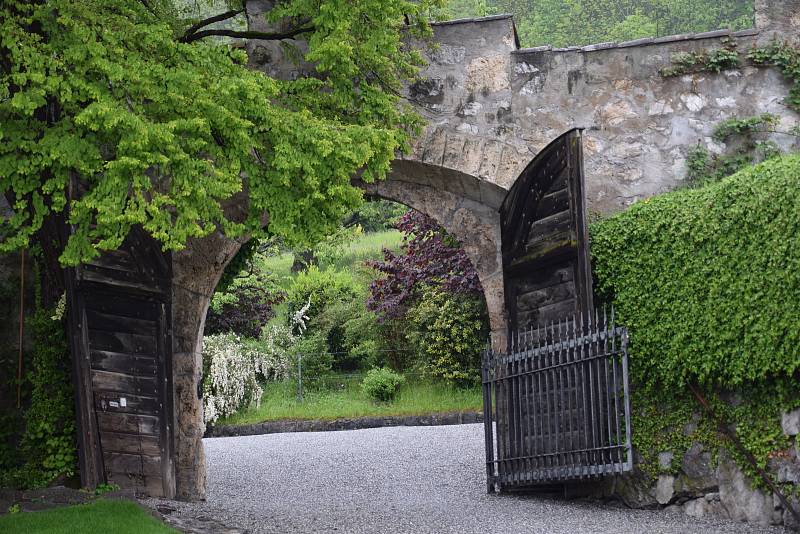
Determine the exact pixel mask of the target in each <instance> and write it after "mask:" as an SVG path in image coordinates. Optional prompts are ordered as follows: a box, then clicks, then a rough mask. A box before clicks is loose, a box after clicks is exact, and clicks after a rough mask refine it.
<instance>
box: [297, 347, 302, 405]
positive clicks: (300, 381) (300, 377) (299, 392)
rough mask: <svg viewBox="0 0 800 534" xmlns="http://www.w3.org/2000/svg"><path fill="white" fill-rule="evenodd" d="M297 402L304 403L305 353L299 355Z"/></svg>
mask: <svg viewBox="0 0 800 534" xmlns="http://www.w3.org/2000/svg"><path fill="white" fill-rule="evenodd" d="M297 400H298V402H303V353H301V352H298V353H297Z"/></svg>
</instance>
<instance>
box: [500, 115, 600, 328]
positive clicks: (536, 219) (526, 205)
mask: <svg viewBox="0 0 800 534" xmlns="http://www.w3.org/2000/svg"><path fill="white" fill-rule="evenodd" d="M500 221H501V223H500V224H501V235H502V250H503V274H504V277H505V298H506V312H507V314H508V320H509V329H510V330H511V331H512V332H515V331H517V330H519V329H520V328H523V327H527V326H529V325H531V324H544V323H546V322H548V321H551V320H554V319H560V318H562V317H564V316H566V315H570V314H573V313H577V314H578V315H583V316H586V314H587V313H588V311H589V310H591V309H592V273H591V265H590V263H589V240H588V232H587V226H586V202H585V194H584V182H583V150H582V134H581V131H580V130H577V129H575V130H570V131H569V132H567V133H565V134H564V135H562V136H561V137H559V138H558V139H556V140H555V141H553V142H552V143H550V144H549V145H548V146H547V147H546V148H544V149H543V150H542V151H541V152H539V154H538V155H537V156H536V158H535V159H534V160H533V161H532V162H531V163H530V164H529V165H528V166H527V167H526V168H525V170H524V171H522V174H521V175H520V176H519V178H517V181H516V182H515V183H514V186H513V187H512V188H511V190H510V191H509V192H508V195H507V196H506V198H505V200H504V201H503V205H502V207H501V208H500Z"/></svg>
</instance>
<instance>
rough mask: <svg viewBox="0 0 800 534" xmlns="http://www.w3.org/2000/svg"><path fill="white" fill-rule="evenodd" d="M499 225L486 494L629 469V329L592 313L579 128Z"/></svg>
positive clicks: (547, 152)
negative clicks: (499, 281)
mask: <svg viewBox="0 0 800 534" xmlns="http://www.w3.org/2000/svg"><path fill="white" fill-rule="evenodd" d="M500 220H501V236H502V253H503V271H504V273H503V274H504V279H505V299H506V300H505V305H506V313H507V317H508V321H509V335H508V343H507V346H506V349H505V351H503V352H493V351H488V352H487V354H486V358H485V360H484V368H483V387H484V421H485V427H486V456H487V458H486V460H487V461H486V465H487V483H488V489H489V491H493V490H495V489H508V488H518V487H524V486H532V485H537V484H551V483H553V482H563V481H566V480H572V479H580V478H584V477H590V476H597V475H602V474H607V473H615V472H621V471H626V470H629V469H631V467H632V463H631V452H630V422H629V419H630V418H629V408H628V376H627V352H626V347H627V341H626V340H627V332H626V331H625V330H624V329H623V328H618V327H617V326H616V325H614V324H613V320H612V321H611V322H610V323H609V322H608V321H606V320H605V319H603V318H600V317H598V316H597V315H596V312H595V311H594V308H593V303H592V275H591V265H590V261H589V240H588V232H587V224H586V202H585V194H584V178H583V151H582V132H581V131H580V130H578V129H575V130H571V131H569V132H567V133H565V134H564V135H562V136H561V137H559V138H558V139H556V140H555V141H553V142H552V143H551V144H550V145H548V146H547V147H546V148H545V149H544V150H542V151H541V152H540V153H539V154H538V155H537V156H536V158H535V159H534V160H533V161H532V162H531V163H530V165H528V167H527V168H526V169H525V170H524V171H523V172H522V174H521V175H520V177H519V178H518V179H517V181H516V182H515V184H514V186H513V187H512V188H511V190H510V191H509V193H508V195H507V196H506V198H505V200H504V202H503V205H502V207H501V209H500ZM495 454H496V456H495Z"/></svg>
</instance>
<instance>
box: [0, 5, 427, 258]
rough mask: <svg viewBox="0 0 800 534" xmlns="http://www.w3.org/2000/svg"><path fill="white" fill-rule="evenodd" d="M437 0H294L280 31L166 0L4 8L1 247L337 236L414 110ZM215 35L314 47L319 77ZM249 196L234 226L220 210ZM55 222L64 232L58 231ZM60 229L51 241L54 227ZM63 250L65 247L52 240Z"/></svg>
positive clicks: (0, 12) (312, 59) (0, 8)
mask: <svg viewBox="0 0 800 534" xmlns="http://www.w3.org/2000/svg"><path fill="white" fill-rule="evenodd" d="M438 2H439V0H423V1H419V2H417V1H411V0H364V1H360V2H357V3H352V2H346V3H345V2H342V1H341V0H286V1H284V2H280V3H278V4H275V7H273V8H272V9H271V10H269V11H268V13H267V14H266V16H267V18H268V21H271V22H273V23H275V24H274V26H275V27H280V28H282V29H280V30H275V31H274V32H254V31H244V30H239V29H235V28H234V29H231V28H226V27H219V23H221V22H223V21H225V20H228V19H230V18H233V17H235V16H240V15H241V14H242V12H243V10H244V8H245V7H246V6H245V5H244V4H243V3H242V2H241V0H239V1H238V2H230V3H229V5H228V6H227V8H228V9H229V10H228V11H225V12H224V13H221V14H219V15H218V16H212V17H209V18H207V19H205V20H197V19H196V18H191V17H190V18H187V17H189V15H187V14H186V13H185V10H184V9H181V6H177V7H176V5H175V4H173V3H172V2H171V1H170V0H140V1H137V0H50V1H47V2H45V1H44V0H35V1H29V0H7V1H4V2H3V3H2V4H1V5H0V36H2V37H0V191H2V192H3V193H4V194H5V197H6V199H7V201H8V202H9V204H10V205H11V207H12V209H13V215H12V216H11V217H10V218H9V219H7V220H3V221H0V252H2V251H9V250H12V249H15V248H19V247H24V246H27V245H28V244H29V242H30V241H31V239H32V238H33V237H34V236H35V235H36V234H37V232H39V233H41V232H44V231H45V230H47V231H49V232H50V233H49V234H48V235H39V236H38V237H39V239H38V240H39V241H40V242H42V243H44V245H45V246H50V245H51V244H52V241H53V239H56V238H57V237H58V234H59V232H58V231H57V229H58V228H59V227H60V226H63V223H64V222H68V223H69V224H71V225H72V228H73V230H72V231H71V233H70V235H69V237H68V238H64V239H62V241H61V242H60V243H57V246H56V247H55V248H56V253H55V254H54V257H58V258H59V260H60V262H61V264H62V265H74V264H77V263H80V262H82V261H86V260H89V259H91V258H93V257H95V256H97V255H98V254H99V252H100V251H102V250H109V249H115V248H117V247H118V246H119V245H120V244H121V243H122V241H123V239H124V238H125V236H126V235H127V234H128V232H129V230H130V229H131V227H132V226H135V225H139V226H141V227H143V228H144V229H145V230H146V231H147V232H149V233H150V234H151V235H152V236H154V237H155V238H156V239H158V240H159V241H160V242H161V243H162V245H163V246H164V248H165V249H171V250H179V249H181V248H182V247H184V246H185V243H186V241H187V240H188V239H189V238H192V237H202V236H205V235H208V234H209V233H211V232H213V231H215V230H217V229H221V230H223V231H224V232H225V233H227V234H228V235H239V234H242V233H245V232H256V231H258V230H259V229H260V228H261V226H262V223H263V217H264V215H265V214H266V215H267V216H268V217H269V227H268V231H269V232H270V233H272V234H275V235H278V236H281V237H283V238H284V239H285V240H286V242H287V243H289V244H291V243H297V242H307V241H313V240H314V239H315V238H317V237H319V236H320V235H322V234H325V233H326V232H329V231H331V230H332V229H334V228H336V226H337V225H338V223H339V221H340V220H341V218H342V216H343V215H344V214H345V213H347V212H348V211H351V210H352V209H354V208H355V207H357V206H358V204H359V203H360V201H361V193H360V191H359V190H358V189H356V188H354V187H353V186H352V185H351V183H350V177H351V176H352V175H353V174H354V173H355V172H357V171H361V172H362V173H363V174H362V178H363V179H364V180H366V181H372V180H375V179H379V178H381V177H383V176H384V175H385V174H386V172H387V170H388V168H389V164H390V162H391V160H392V159H393V158H394V155H395V153H396V151H397V150H398V149H403V148H405V147H406V146H407V143H408V141H409V139H410V135H411V134H412V133H413V132H414V130H415V128H417V127H418V126H419V119H418V117H417V116H416V115H415V114H414V113H412V112H411V111H410V110H409V109H407V108H404V107H402V106H401V105H400V103H399V89H400V87H401V85H402V83H403V81H404V80H407V79H410V78H412V77H413V76H414V75H415V72H416V69H417V66H418V65H420V64H421V55H420V54H419V52H418V51H417V50H415V49H413V48H411V47H410V46H408V45H407V44H406V43H407V42H408V39H406V38H405V36H406V35H407V34H409V33H410V34H412V35H415V36H418V37H423V36H425V35H427V34H429V31H430V29H429V27H428V24H427V14H428V12H429V9H430V8H431V6H432V5H434V4H437V3H438ZM215 36H224V37H228V38H256V39H262V40H272V41H286V40H287V39H290V38H294V37H302V39H303V40H304V41H306V43H307V46H304V47H303V49H304V50H305V52H304V58H303V59H304V60H305V62H307V63H308V64H309V65H312V67H309V68H310V69H312V71H313V72H312V75H309V76H307V77H302V76H301V77H299V78H298V79H296V80H290V81H286V80H278V79H273V78H270V77H269V76H267V75H265V74H263V73H261V72H256V71H254V70H251V69H248V68H247V67H246V65H245V63H246V62H247V57H246V55H245V53H244V52H242V51H241V50H239V49H237V48H235V47H232V46H230V45H229V44H227V43H226V42H224V41H220V40H217V39H214V38H213V37H215ZM240 192H246V193H247V197H248V202H247V213H246V215H245V216H244V218H239V219H236V220H234V218H233V217H230V216H228V215H226V211H225V209H224V207H225V201H226V200H228V199H230V198H231V197H232V196H233V195H235V194H237V193H240ZM52 221H56V222H55V223H52ZM54 229H56V230H54ZM56 241H58V239H56Z"/></svg>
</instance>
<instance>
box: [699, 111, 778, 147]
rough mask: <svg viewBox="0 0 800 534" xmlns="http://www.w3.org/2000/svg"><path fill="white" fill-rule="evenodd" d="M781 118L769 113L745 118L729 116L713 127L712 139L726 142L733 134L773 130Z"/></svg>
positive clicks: (749, 134)
mask: <svg viewBox="0 0 800 534" xmlns="http://www.w3.org/2000/svg"><path fill="white" fill-rule="evenodd" d="M780 121H781V118H780V117H779V116H777V115H773V114H771V113H762V114H761V115H757V116H755V117H747V118H745V119H740V118H731V119H727V120H724V121H722V122H720V123H719V124H718V125H717V126H716V127H715V128H714V135H713V137H714V139H716V140H717V141H722V142H727V141H728V140H729V139H730V138H731V137H735V136H742V135H744V136H752V135H753V134H755V133H759V132H765V131H773V130H774V129H775V127H776V126H777V125H778V124H780Z"/></svg>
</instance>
